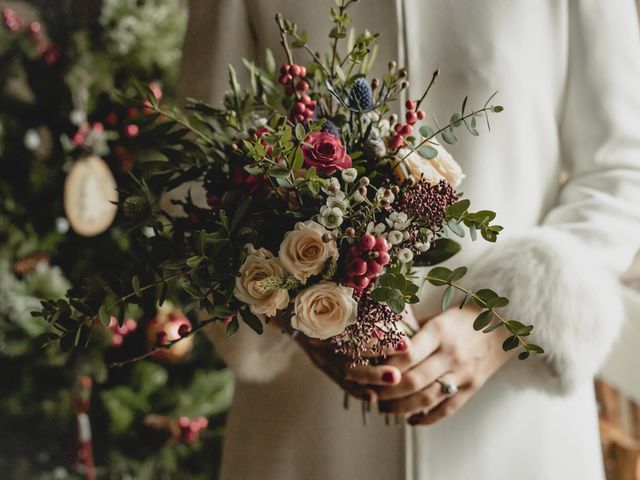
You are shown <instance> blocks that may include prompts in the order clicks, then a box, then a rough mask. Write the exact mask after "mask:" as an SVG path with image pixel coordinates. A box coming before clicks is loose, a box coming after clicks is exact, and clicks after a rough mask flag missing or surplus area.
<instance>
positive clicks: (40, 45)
mask: <svg viewBox="0 0 640 480" xmlns="http://www.w3.org/2000/svg"><path fill="white" fill-rule="evenodd" d="M2 20H3V23H4V26H5V27H6V28H7V30H9V31H10V32H13V33H16V32H19V31H20V30H22V28H23V26H24V22H23V21H22V19H21V18H20V17H18V16H17V15H16V14H15V12H14V11H13V10H12V9H10V8H4V9H2ZM27 31H28V33H29V37H31V41H32V42H33V44H34V45H35V46H36V49H37V50H38V53H39V54H40V58H41V59H42V61H43V62H44V63H45V65H48V66H51V65H53V64H55V63H56V62H57V61H58V60H59V59H60V53H61V52H60V48H59V47H58V46H57V45H54V44H52V43H50V42H48V41H47V40H45V38H44V33H43V32H42V25H41V24H40V22H31V23H30V24H29V27H28V29H27Z"/></svg>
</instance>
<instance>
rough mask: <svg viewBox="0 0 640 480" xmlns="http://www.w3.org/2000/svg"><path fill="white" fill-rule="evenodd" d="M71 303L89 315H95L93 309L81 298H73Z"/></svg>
mask: <svg viewBox="0 0 640 480" xmlns="http://www.w3.org/2000/svg"><path fill="white" fill-rule="evenodd" d="M69 303H70V304H71V306H72V307H73V308H75V309H76V310H78V311H79V312H80V313H82V314H84V315H87V316H89V317H91V316H93V310H92V309H91V307H90V306H89V305H87V304H86V303H83V302H81V301H80V300H76V299H75V298H72V299H71V300H69Z"/></svg>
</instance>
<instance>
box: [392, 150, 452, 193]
mask: <svg viewBox="0 0 640 480" xmlns="http://www.w3.org/2000/svg"><path fill="white" fill-rule="evenodd" d="M429 146H430V147H432V148H435V149H436V150H437V151H438V154H437V155H436V156H435V157H434V158H432V159H428V158H425V157H423V156H422V155H420V154H419V153H418V152H417V151H415V152H411V150H409V149H407V148H403V149H401V150H400V151H398V158H403V157H405V156H406V155H407V154H408V153H409V152H411V153H410V154H409V156H407V158H405V159H404V160H403V161H402V162H401V164H400V165H398V166H397V167H396V169H395V172H394V173H395V174H396V175H397V176H398V177H399V178H400V180H404V179H406V178H407V176H409V175H410V176H411V177H413V178H414V179H415V180H416V181H420V179H422V180H423V181H425V182H429V184H431V185H436V184H437V183H439V182H440V181H441V180H446V181H447V182H449V184H450V185H451V186H453V187H457V186H459V185H460V183H461V182H462V180H463V179H464V177H465V175H464V173H462V168H461V167H460V165H459V164H458V162H456V161H455V160H454V159H453V157H452V156H451V154H450V153H449V152H448V151H447V150H446V149H445V148H444V147H443V146H442V145H440V144H439V143H436V142H433V143H430V144H429Z"/></svg>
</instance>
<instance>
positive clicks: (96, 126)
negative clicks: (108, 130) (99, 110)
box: [72, 122, 104, 146]
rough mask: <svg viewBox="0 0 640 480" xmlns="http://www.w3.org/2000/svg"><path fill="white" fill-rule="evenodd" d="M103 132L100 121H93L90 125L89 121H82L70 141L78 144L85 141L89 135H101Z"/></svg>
mask: <svg viewBox="0 0 640 480" xmlns="http://www.w3.org/2000/svg"><path fill="white" fill-rule="evenodd" d="M103 132H104V125H103V124H102V123H100V122H94V123H93V124H92V125H91V126H90V125H89V123H87V122H84V123H82V125H80V128H78V131H77V132H76V133H74V134H73V138H72V141H73V143H74V145H77V146H80V145H83V144H84V143H85V142H86V141H87V137H88V136H89V135H92V134H93V135H102V133H103Z"/></svg>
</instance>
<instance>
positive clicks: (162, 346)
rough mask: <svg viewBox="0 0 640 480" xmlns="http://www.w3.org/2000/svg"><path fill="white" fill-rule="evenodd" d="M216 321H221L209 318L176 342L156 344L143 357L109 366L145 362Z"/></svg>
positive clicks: (138, 356)
mask: <svg viewBox="0 0 640 480" xmlns="http://www.w3.org/2000/svg"><path fill="white" fill-rule="evenodd" d="M216 320H219V319H217V318H215V317H211V318H208V319H206V320H203V321H202V322H200V324H199V325H198V326H197V327H195V328H193V329H191V330H189V331H188V332H187V333H185V334H184V335H183V336H181V337H180V338H176V339H174V340H170V341H168V342H166V343H156V345H155V346H154V347H153V348H152V349H151V350H149V351H148V352H145V353H143V354H141V355H137V356H135V357H131V358H128V359H126V360H122V361H120V362H113V363H110V364H109V368H119V367H124V366H125V365H129V364H131V363H135V362H138V361H140V360H144V359H145V358H148V357H150V356H151V355H153V354H154V353H156V352H159V351H160V350H169V349H170V348H171V347H173V346H174V345H175V344H176V343H178V342H181V341H182V340H184V339H185V338H189V337H190V336H192V335H194V334H195V333H198V332H199V331H200V330H202V329H203V328H204V327H206V326H207V325H209V324H211V323H213V322H215V321H216Z"/></svg>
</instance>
